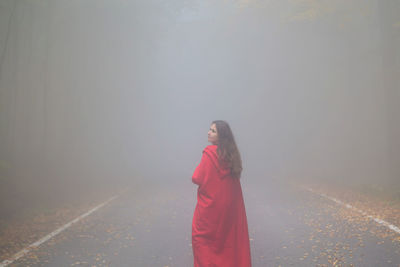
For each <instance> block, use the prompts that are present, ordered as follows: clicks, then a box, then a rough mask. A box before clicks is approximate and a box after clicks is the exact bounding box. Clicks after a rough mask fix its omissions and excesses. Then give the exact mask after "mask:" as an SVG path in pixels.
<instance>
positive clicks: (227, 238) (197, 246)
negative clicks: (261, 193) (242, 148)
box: [192, 121, 251, 267]
mask: <svg viewBox="0 0 400 267" xmlns="http://www.w3.org/2000/svg"><path fill="white" fill-rule="evenodd" d="M208 141H209V142H210V143H211V144H212V145H209V146H207V147H206V148H205V149H204V151H203V156H202V158H201V162H200V164H199V165H198V166H197V168H196V170H195V171H194V174H193V177H192V181H193V183H195V184H197V185H198V186H199V187H198V190H197V205H196V209H195V211H194V216H193V223H192V247H193V256H194V266H195V267H211V266H213V267H249V266H251V259H250V243H249V233H248V228H247V218H246V211H245V207H244V201H243V196H242V188H241V186H240V180H239V178H240V174H241V172H242V162H241V159H240V153H239V150H238V149H237V146H236V143H235V139H234V137H233V134H232V131H231V129H230V127H229V125H228V123H227V122H225V121H213V122H212V124H211V127H210V130H209V131H208Z"/></svg>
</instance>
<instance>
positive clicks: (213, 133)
mask: <svg viewBox="0 0 400 267" xmlns="http://www.w3.org/2000/svg"><path fill="white" fill-rule="evenodd" d="M208 142H210V143H211V144H213V145H216V144H218V133H217V127H216V126H215V124H211V126H210V130H208Z"/></svg>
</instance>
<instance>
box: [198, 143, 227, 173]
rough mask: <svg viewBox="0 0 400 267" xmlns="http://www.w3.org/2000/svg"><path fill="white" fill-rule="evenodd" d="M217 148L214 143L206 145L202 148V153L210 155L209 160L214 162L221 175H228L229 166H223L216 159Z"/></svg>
mask: <svg viewBox="0 0 400 267" xmlns="http://www.w3.org/2000/svg"><path fill="white" fill-rule="evenodd" d="M217 148H218V146H216V145H210V146H207V147H206V148H205V149H204V150H203V153H206V154H207V155H208V156H209V157H210V159H211V161H212V162H213V163H214V165H215V167H216V168H217V170H218V172H219V173H220V174H221V175H222V176H226V175H229V174H230V170H229V168H227V167H226V166H223V165H222V164H221V163H220V162H219V160H218V153H217Z"/></svg>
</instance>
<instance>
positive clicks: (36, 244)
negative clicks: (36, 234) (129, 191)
mask: <svg viewBox="0 0 400 267" xmlns="http://www.w3.org/2000/svg"><path fill="white" fill-rule="evenodd" d="M117 197H119V195H115V196H113V197H111V198H109V199H108V200H106V201H105V202H103V203H101V204H99V205H97V206H96V207H94V208H92V209H91V210H89V211H87V212H85V213H84V214H82V215H80V216H78V217H77V218H75V219H73V220H72V221H70V222H68V223H66V224H64V225H63V226H61V227H60V228H58V229H56V230H54V231H53V232H51V233H50V234H48V235H46V236H44V237H42V238H41V239H39V240H37V241H36V242H33V243H32V244H30V245H29V246H27V247H26V248H24V249H22V250H20V251H19V252H17V253H15V254H14V255H13V256H12V257H11V258H10V259H7V260H4V261H2V262H1V263H0V267H5V266H7V265H9V264H11V263H13V262H14V261H16V260H18V259H20V258H22V257H23V256H25V255H26V254H27V253H28V252H29V251H31V250H32V249H33V248H36V247H39V246H40V245H41V244H43V243H45V242H46V241H48V240H49V239H51V238H53V237H54V236H56V235H58V234H59V233H61V232H62V231H64V230H65V229H67V228H69V227H71V226H72V225H73V224H75V223H77V222H79V221H80V220H82V219H83V218H85V217H87V216H89V215H90V214H92V213H93V212H95V211H96V210H98V209H100V208H102V207H103V206H105V205H107V204H108V203H110V202H111V201H113V200H114V199H116V198H117Z"/></svg>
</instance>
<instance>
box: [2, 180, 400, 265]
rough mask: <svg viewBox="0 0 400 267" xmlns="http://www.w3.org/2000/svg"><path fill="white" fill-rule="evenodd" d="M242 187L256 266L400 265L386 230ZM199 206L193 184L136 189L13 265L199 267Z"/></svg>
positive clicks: (266, 187) (275, 191) (257, 187)
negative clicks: (195, 251) (195, 220)
mask: <svg viewBox="0 0 400 267" xmlns="http://www.w3.org/2000/svg"><path fill="white" fill-rule="evenodd" d="M242 187H243V192H244V198H245V204H246V210H247V217H248V223H249V233H250V240H251V241H250V244H251V253H252V262H253V266H371V267H377V266H400V265H399V264H400V241H399V238H398V234H396V233H393V232H391V231H390V230H388V229H386V228H385V227H383V226H380V225H378V224H377V223H375V222H373V221H371V220H369V219H367V218H365V219H362V218H360V217H359V216H358V217H357V214H353V215H354V217H353V215H352V213H351V212H350V213H349V212H347V211H344V210H343V209H344V208H343V207H340V206H339V205H337V204H335V203H333V202H332V201H330V200H328V199H324V198H323V197H320V196H318V195H316V194H313V193H311V192H309V191H306V190H303V189H301V188H299V187H296V186H291V185H288V184H285V183H280V182H277V181H264V182H263V183H254V182H252V181H250V180H249V181H246V180H244V179H243V180H242ZM195 202H196V186H195V185H194V184H191V183H190V181H186V180H185V181H183V182H182V184H179V185H177V184H174V185H171V184H170V185H150V184H149V185H146V186H142V187H138V188H130V189H129V190H128V191H127V192H125V193H124V194H123V195H121V196H120V197H119V198H117V199H116V200H114V201H113V202H111V203H110V204H108V205H107V206H105V207H103V208H102V209H100V210H98V211H96V212H95V213H93V214H91V215H90V216H88V217H86V218H85V219H83V220H82V221H80V222H78V223H76V224H74V225H73V226H72V227H70V228H68V229H67V230H65V231H64V232H62V233H61V234H59V235H57V236H56V237H54V238H53V239H51V240H49V241H48V242H46V243H44V244H42V245H41V246H40V247H39V248H37V249H35V250H34V251H32V252H30V253H29V254H28V255H26V256H25V257H23V258H21V259H19V260H18V261H15V262H14V263H12V264H11V265H9V266H57V267H58V266H138V267H147V266H149V267H158V266H160V267H164V266H169V267H172V266H177V267H186V266H192V248H191V220H192V215H193V210H194V206H195ZM385 233H386V234H385ZM396 239H397V240H396Z"/></svg>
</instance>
